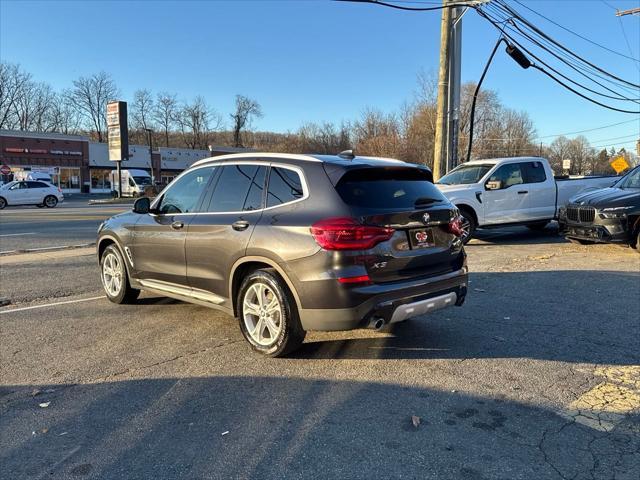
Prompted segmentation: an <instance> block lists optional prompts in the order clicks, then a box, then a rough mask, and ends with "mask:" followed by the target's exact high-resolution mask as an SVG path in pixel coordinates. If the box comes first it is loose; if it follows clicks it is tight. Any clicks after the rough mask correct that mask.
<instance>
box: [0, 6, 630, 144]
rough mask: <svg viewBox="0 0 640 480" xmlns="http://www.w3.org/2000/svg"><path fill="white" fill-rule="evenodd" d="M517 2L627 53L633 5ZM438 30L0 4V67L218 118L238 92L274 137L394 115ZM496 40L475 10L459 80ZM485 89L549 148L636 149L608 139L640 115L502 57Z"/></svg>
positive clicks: (578, 44)
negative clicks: (601, 103)
mask: <svg viewBox="0 0 640 480" xmlns="http://www.w3.org/2000/svg"><path fill="white" fill-rule="evenodd" d="M524 1H525V3H526V5H528V6H529V7H531V8H533V9H535V10H536V11H538V12H540V13H542V14H544V15H546V16H547V17H549V18H552V19H553V20H555V21H557V22H558V23H561V24H562V25H564V26H566V27H568V28H570V29H572V30H574V31H576V32H578V33H580V34H583V35H585V36H587V37H589V38H590V39H592V40H593V41H596V42H599V43H601V44H603V45H605V46H608V47H609V48H611V49H613V50H617V51H620V52H622V53H624V54H626V55H630V53H629V49H628V47H627V44H626V42H625V40H624V37H623V34H622V30H621V25H620V20H619V19H618V18H617V17H616V16H615V10H614V8H620V9H626V8H632V7H637V6H640V4H639V2H638V1H637V0H634V1H624V0H608V1H601V0H580V1H562V2H560V1H551V0H535V1H534V0H524ZM406 4H407V5H413V3H411V2H409V3H406ZM513 5H514V7H516V8H517V9H519V10H520V11H521V12H522V13H523V14H525V16H526V17H527V18H529V19H530V20H532V21H533V22H534V23H536V24H537V25H538V26H540V27H541V28H542V29H543V30H545V31H546V32H548V33H549V34H551V35H552V36H553V37H554V38H556V39H558V40H560V41H561V42H563V43H564V44H566V45H567V46H569V47H570V48H572V49H574V50H575V51H577V52H579V53H580V54H582V55H583V56H585V57H587V58H589V59H590V60H592V61H594V62H595V63H597V64H599V65H601V66H602V67H604V68H606V69H608V70H610V71H611V72H614V73H616V74H618V75H619V76H621V77H623V78H627V79H630V80H632V81H635V82H637V83H640V69H639V68H640V67H639V65H638V63H635V62H633V61H630V60H626V59H623V58H620V57H617V56H615V55H613V54H611V53H609V52H606V51H604V50H602V49H600V48H598V47H595V46H593V45H591V44H589V43H586V42H584V41H583V40H580V39H579V38H576V37H574V36H572V35H570V34H569V33H567V32H565V31H563V30H561V29H558V28H557V27H555V26H553V25H551V24H549V23H547V22H546V21H545V20H543V19H541V18H539V17H536V16H535V15H534V14H532V13H531V12H528V11H527V10H525V9H523V8H522V7H519V6H518V5H517V4H513ZM612 7H614V8H612ZM622 23H623V26H624V30H625V32H626V35H627V38H628V40H629V43H630V45H631V49H632V56H633V57H635V58H639V57H640V51H639V50H640V17H639V16H635V17H633V16H627V17H624V18H622ZM439 29H440V12H439V11H435V12H401V11H396V10H392V9H389V8H384V7H380V6H375V5H364V4H349V3H336V2H331V1H325V0H308V1H305V0H290V1H269V0H263V1H240V0H236V1H182V2H174V1H151V0H150V1H137V2H125V1H84V2H81V1H47V2H41V1H37V2H36V1H17V0H9V1H7V0H0V57H1V59H2V60H3V61H9V62H18V63H20V64H21V65H22V66H23V68H24V69H25V70H27V71H29V72H31V73H32V74H33V75H34V77H35V78H36V79H38V80H42V81H47V82H49V83H50V84H52V85H53V86H54V88H56V89H62V88H66V87H68V86H70V85H71V81H72V80H73V79H74V78H77V77H78V76H81V75H88V74H91V73H93V72H96V71H99V70H105V71H107V72H109V73H111V74H112V76H113V78H114V79H115V81H116V83H117V84H118V86H119V88H120V89H121V91H122V94H123V98H124V99H125V100H126V99H130V98H131V96H132V93H133V91H135V90H136V89H138V88H148V89H150V90H152V91H154V92H158V91H169V92H175V93H177V94H178V96H179V97H180V98H182V99H190V98H192V97H194V96H195V95H198V94H201V95H203V96H204V97H205V98H206V99H207V101H208V102H209V103H210V104H211V105H212V106H213V107H214V108H215V109H216V110H217V111H218V112H220V113H221V114H223V115H224V117H225V118H228V113H229V112H230V111H231V110H232V108H233V100H234V95H235V94H237V93H240V94H244V95H248V96H250V97H253V98H255V99H257V100H258V101H259V102H260V103H261V104H262V107H263V110H264V113H265V115H264V118H263V119H261V120H259V121H258V122H257V124H256V125H255V126H256V127H257V128H260V129H269V130H275V131H287V130H295V129H296V128H297V127H298V126H299V125H300V124H301V123H303V122H305V121H333V122H337V123H339V122H340V121H341V120H349V119H353V118H355V117H357V116H358V115H359V114H360V113H361V112H362V110H364V109H365V108H367V107H376V108H379V109H382V110H384V111H389V112H390V111H395V110H397V109H398V108H399V107H400V105H401V104H402V103H403V102H404V101H406V100H410V99H411V97H412V95H413V92H414V91H415V90H416V75H417V73H418V72H420V71H425V72H429V71H435V69H436V68H437V64H438V49H439V34H440V33H439ZM496 39H497V32H496V30H495V29H494V28H493V27H492V26H490V25H489V24H488V23H487V22H486V21H485V20H483V19H481V18H480V17H479V16H478V15H477V14H475V12H473V11H469V12H468V13H467V15H466V16H465V18H464V32H463V68H462V79H463V81H472V80H477V79H478V77H479V76H480V73H481V71H482V68H483V67H484V64H485V62H486V60H487V57H488V55H489V53H490V51H491V49H492V48H493V44H494V42H495V40H496ZM484 85H485V87H487V88H491V89H494V90H496V91H497V92H498V93H499V95H500V98H501V100H502V101H503V103H504V104H505V105H507V106H509V107H512V108H516V109H520V110H525V111H527V112H528V113H529V114H530V115H531V117H532V119H533V120H534V122H535V125H536V127H537V132H538V135H539V136H541V137H544V138H541V139H540V141H543V142H545V143H548V142H550V141H551V140H553V138H548V136H549V135H554V134H558V133H564V132H573V131H578V130H585V129H590V128H594V127H599V126H602V125H607V124H612V123H617V122H625V121H627V123H625V124H623V125H619V126H616V127H611V128H607V129H602V130H597V131H594V132H587V133H585V135H586V136H587V137H588V138H589V140H590V141H591V142H592V144H593V145H598V146H599V145H605V144H611V143H616V145H617V146H626V147H627V148H631V147H633V143H632V140H630V139H628V138H623V139H620V140H618V139H617V138H618V137H625V136H629V135H638V134H640V117H638V116H633V115H629V114H623V113H617V112H611V111H607V110H604V109H602V108H600V107H597V106H592V105H590V104H588V103H586V102H585V101H584V100H581V99H579V98H577V97H575V96H573V95H572V94H570V93H568V92H566V91H564V90H563V89H561V87H559V86H557V85H556V84H554V83H552V82H551V80H549V79H547V78H545V77H543V75H542V74H540V73H539V72H536V71H533V70H532V69H529V70H522V69H520V67H518V66H517V65H516V64H515V63H513V61H512V60H511V59H510V58H509V57H507V56H506V55H505V54H504V53H503V52H502V51H501V52H500V53H499V54H498V55H497V56H496V59H495V60H494V63H493V65H492V67H491V70H490V71H489V73H488V75H487V78H486V79H485V84H484ZM638 96H640V95H638V93H637V92H636V97H638ZM630 120H631V122H629V121H630ZM633 120H635V121H633ZM611 138H616V140H609V139H611Z"/></svg>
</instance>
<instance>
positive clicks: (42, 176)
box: [13, 171, 53, 183]
mask: <svg viewBox="0 0 640 480" xmlns="http://www.w3.org/2000/svg"><path fill="white" fill-rule="evenodd" d="M13 179H14V180H33V181H36V182H47V183H53V182H52V181H51V175H49V174H48V173H44V172H31V171H22V172H15V173H14V174H13Z"/></svg>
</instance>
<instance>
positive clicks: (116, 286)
mask: <svg viewBox="0 0 640 480" xmlns="http://www.w3.org/2000/svg"><path fill="white" fill-rule="evenodd" d="M122 278H123V273H122V265H121V263H120V259H118V257H117V256H116V255H115V254H114V253H111V252H109V253H107V254H106V255H105V257H104V260H103V261H102V284H103V285H104V289H105V290H106V291H107V293H108V294H109V296H110V297H115V296H117V295H118V294H119V293H120V290H121V289H122Z"/></svg>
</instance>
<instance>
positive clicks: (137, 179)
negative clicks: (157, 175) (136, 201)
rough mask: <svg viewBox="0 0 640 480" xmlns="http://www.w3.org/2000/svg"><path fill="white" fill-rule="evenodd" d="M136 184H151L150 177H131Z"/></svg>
mask: <svg viewBox="0 0 640 480" xmlns="http://www.w3.org/2000/svg"><path fill="white" fill-rule="evenodd" d="M133 179H134V180H135V182H136V184H137V185H151V178H150V177H133Z"/></svg>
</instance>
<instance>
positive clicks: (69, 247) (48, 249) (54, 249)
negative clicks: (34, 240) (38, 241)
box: [0, 242, 96, 257]
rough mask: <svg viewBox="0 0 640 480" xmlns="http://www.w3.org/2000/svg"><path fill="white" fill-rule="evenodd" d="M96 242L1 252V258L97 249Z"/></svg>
mask: <svg viewBox="0 0 640 480" xmlns="http://www.w3.org/2000/svg"><path fill="white" fill-rule="evenodd" d="M95 246H96V242H91V243H82V244H79V245H61V246H59V247H44V248H27V249H20V250H11V251H8V252H0V257H9V256H13V255H24V254H26V253H45V252H57V251H59V250H73V249H76V248H88V247H95Z"/></svg>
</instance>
